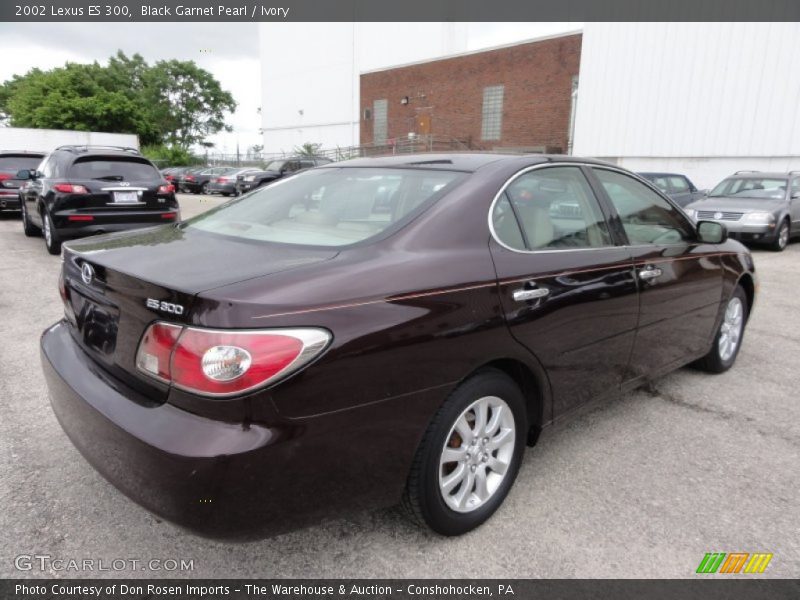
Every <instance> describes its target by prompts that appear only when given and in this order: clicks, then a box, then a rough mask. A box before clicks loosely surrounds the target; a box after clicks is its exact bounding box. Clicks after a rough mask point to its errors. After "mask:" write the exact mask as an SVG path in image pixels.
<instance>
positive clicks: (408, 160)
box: [321, 152, 608, 172]
mask: <svg viewBox="0 0 800 600" xmlns="http://www.w3.org/2000/svg"><path fill="white" fill-rule="evenodd" d="M521 158H527V159H529V161H530V163H531V164H538V163H546V162H575V163H591V164H597V165H608V163H605V162H602V161H599V160H595V159H591V158H580V157H576V156H567V155H561V154H508V153H500V152H450V153H439V154H403V155H401V156H397V155H395V156H378V157H372V158H354V159H351V160H345V161H341V162H335V163H332V164H330V165H324V166H323V167H321V168H323V169H324V168H331V167H342V166H344V167H387V168H389V167H395V168H398V167H407V168H413V167H424V168H426V169H441V170H445V171H468V172H473V171H477V170H478V169H480V168H481V167H484V166H486V165H488V164H491V163H496V162H500V161H508V162H511V161H519V159H521Z"/></svg>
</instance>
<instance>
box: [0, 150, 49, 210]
mask: <svg viewBox="0 0 800 600" xmlns="http://www.w3.org/2000/svg"><path fill="white" fill-rule="evenodd" d="M42 158H44V152H26V151H19V150H3V151H0V211H3V210H19V208H20V196H19V193H20V187H22V186H23V185H24V184H25V183H26V182H25V181H21V180H20V179H18V178H17V173H18V172H19V171H21V170H23V169H30V170H35V169H36V167H38V166H39V163H40V162H42Z"/></svg>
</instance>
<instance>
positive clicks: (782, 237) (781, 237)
mask: <svg viewBox="0 0 800 600" xmlns="http://www.w3.org/2000/svg"><path fill="white" fill-rule="evenodd" d="M788 243H789V225H787V223H786V222H785V221H784V222H783V224H782V225H781V228H780V230H779V231H778V247H779V248H780V249H781V250H783V249H784V248H786V245H787V244H788Z"/></svg>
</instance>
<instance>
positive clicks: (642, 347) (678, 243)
mask: <svg viewBox="0 0 800 600" xmlns="http://www.w3.org/2000/svg"><path fill="white" fill-rule="evenodd" d="M591 171H592V173H593V174H594V176H595V177H596V178H597V180H598V181H599V184H600V187H601V188H602V190H604V192H605V193H606V195H607V198H608V201H609V202H610V203H611V205H613V207H614V209H615V211H616V213H617V215H618V221H617V224H618V225H619V226H620V228H621V229H622V231H623V232H624V235H625V237H626V238H627V243H628V251H629V252H630V258H631V259H632V260H633V262H634V266H635V269H636V277H637V279H638V284H639V290H640V294H639V299H640V305H641V309H640V320H639V327H638V330H637V334H636V343H635V345H634V350H633V355H632V358H631V364H630V366H631V373H630V375H629V378H630V379H638V378H647V377H649V376H652V375H655V374H659V373H661V372H664V371H667V370H671V369H672V368H675V367H677V366H680V365H681V364H683V363H686V362H687V361H688V360H690V359H692V358H698V357H699V356H700V355H702V354H705V352H706V351H707V350H708V348H709V347H710V342H711V338H712V336H713V332H714V325H715V323H716V318H717V315H718V314H719V308H720V302H721V300H722V298H721V292H722V265H721V260H720V256H719V253H718V251H717V246H715V245H713V244H703V243H700V242H699V241H697V235H696V233H695V229H694V225H693V224H692V223H691V222H690V221H689V220H688V219H687V218H686V217H685V216H684V215H683V213H681V211H679V210H678V209H676V208H675V207H674V206H672V205H671V204H670V203H669V201H667V199H666V198H664V197H662V196H661V195H659V194H658V193H656V192H655V191H653V190H652V189H651V188H649V187H648V186H646V185H644V184H642V183H640V182H639V181H638V180H637V179H635V178H633V177H631V176H629V175H627V174H626V173H623V172H621V171H617V170H614V169H610V168H605V167H593V168H592V169H591Z"/></svg>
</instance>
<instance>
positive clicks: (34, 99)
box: [0, 52, 236, 149]
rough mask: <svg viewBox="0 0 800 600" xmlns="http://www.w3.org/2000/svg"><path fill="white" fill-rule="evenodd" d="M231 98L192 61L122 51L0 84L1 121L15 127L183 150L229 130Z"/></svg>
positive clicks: (34, 71) (33, 72)
mask: <svg viewBox="0 0 800 600" xmlns="http://www.w3.org/2000/svg"><path fill="white" fill-rule="evenodd" d="M235 108H236V102H235V101H234V99H233V96H231V94H230V93H229V92H227V91H225V90H223V89H222V87H221V86H220V84H219V82H218V81H217V80H216V79H215V78H214V76H213V75H211V73H209V72H208V71H205V70H203V69H201V68H200V67H198V66H197V65H196V64H195V63H194V62H192V61H177V60H170V61H159V62H157V63H156V64H155V65H152V66H151V65H148V64H147V62H146V61H145V60H144V59H143V58H142V57H141V56H140V55H138V54H134V55H133V56H131V57H128V56H126V55H125V54H124V53H122V52H117V54H116V55H115V56H113V57H111V58H110V59H109V61H108V64H107V65H105V66H104V65H100V64H98V63H97V62H95V63H92V64H75V63H67V64H66V65H64V66H63V67H58V68H55V69H52V70H50V71H42V70H40V69H32V70H31V71H28V73H26V74H25V75H15V76H14V77H13V78H12V79H10V80H8V81H6V82H5V83H3V84H2V85H0V119H2V120H3V121H4V122H5V123H7V124H9V125H12V126H17V127H35V128H52V129H76V130H79V131H109V132H115V133H136V134H138V135H139V139H140V141H141V143H142V144H143V145H168V146H175V147H179V148H184V149H185V148H188V147H189V146H191V145H192V144H195V143H199V142H201V141H202V140H203V139H205V137H206V136H208V135H210V134H213V133H217V132H219V131H222V130H230V128H229V127H228V126H227V125H226V124H225V116H226V113H228V112H232V111H233V110H235Z"/></svg>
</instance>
